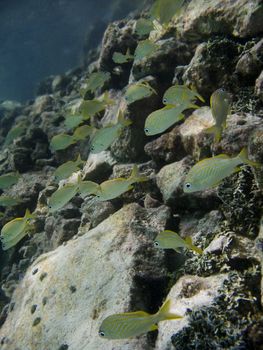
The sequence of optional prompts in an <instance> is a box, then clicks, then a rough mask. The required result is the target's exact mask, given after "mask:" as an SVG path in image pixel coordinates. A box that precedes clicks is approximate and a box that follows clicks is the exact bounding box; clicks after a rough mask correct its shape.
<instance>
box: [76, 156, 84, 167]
mask: <svg viewBox="0 0 263 350" xmlns="http://www.w3.org/2000/svg"><path fill="white" fill-rule="evenodd" d="M76 163H77V165H82V164H84V163H85V161H84V160H82V159H81V155H80V153H79V154H78V158H77V159H76Z"/></svg>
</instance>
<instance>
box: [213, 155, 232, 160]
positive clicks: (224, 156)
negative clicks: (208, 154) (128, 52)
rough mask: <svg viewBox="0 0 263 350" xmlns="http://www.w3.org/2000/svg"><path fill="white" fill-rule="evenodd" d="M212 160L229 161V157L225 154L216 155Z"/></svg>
mask: <svg viewBox="0 0 263 350" xmlns="http://www.w3.org/2000/svg"><path fill="white" fill-rule="evenodd" d="M213 158H221V159H230V157H229V156H228V155H227V154H218V155H217V156H214V157H213Z"/></svg>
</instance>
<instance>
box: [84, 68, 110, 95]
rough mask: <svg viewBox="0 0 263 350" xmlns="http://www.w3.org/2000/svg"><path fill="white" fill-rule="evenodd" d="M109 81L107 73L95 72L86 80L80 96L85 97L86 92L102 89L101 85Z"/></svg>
mask: <svg viewBox="0 0 263 350" xmlns="http://www.w3.org/2000/svg"><path fill="white" fill-rule="evenodd" d="M109 80H110V73H109V72H95V73H92V74H91V75H90V76H89V78H88V79H87V81H86V83H85V84H84V86H83V87H82V89H81V91H80V92H81V94H82V96H83V95H85V94H86V93H87V92H88V91H90V92H93V93H94V92H96V90H97V89H99V88H101V87H103V85H104V84H105V83H106V82H107V81H109Z"/></svg>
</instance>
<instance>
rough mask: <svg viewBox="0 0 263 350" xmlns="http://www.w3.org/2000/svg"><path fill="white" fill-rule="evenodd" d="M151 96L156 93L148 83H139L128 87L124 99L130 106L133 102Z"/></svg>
mask: <svg viewBox="0 0 263 350" xmlns="http://www.w3.org/2000/svg"><path fill="white" fill-rule="evenodd" d="M152 94H156V95H157V92H156V91H155V90H154V89H153V88H152V87H151V85H150V84H149V83H148V82H141V83H136V84H132V85H130V86H129V87H128V89H127V90H126V92H125V95H124V98H125V100H126V101H127V103H128V104H131V103H133V102H135V101H138V100H141V99H143V98H146V97H149V96H151V95H152Z"/></svg>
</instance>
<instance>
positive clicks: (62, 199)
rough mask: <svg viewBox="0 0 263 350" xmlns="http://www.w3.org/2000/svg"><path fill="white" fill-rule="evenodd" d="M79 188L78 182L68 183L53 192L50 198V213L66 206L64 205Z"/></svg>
mask: <svg viewBox="0 0 263 350" xmlns="http://www.w3.org/2000/svg"><path fill="white" fill-rule="evenodd" d="M78 189H79V185H78V183H74V184H73V183H67V184H66V185H64V186H63V187H60V188H59V189H57V190H56V191H55V192H54V193H52V195H51V197H50V198H49V200H48V208H49V211H50V213H54V212H55V211H57V210H59V209H61V208H62V207H64V205H66V204H67V203H68V202H69V201H70V200H71V199H72V198H73V197H74V196H75V195H76V194H77V192H78Z"/></svg>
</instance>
